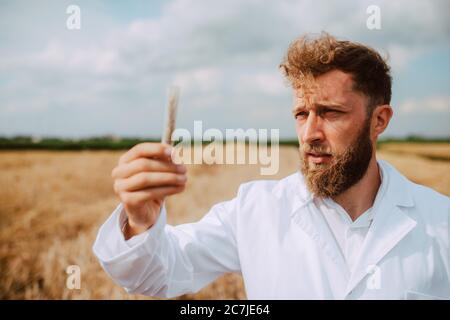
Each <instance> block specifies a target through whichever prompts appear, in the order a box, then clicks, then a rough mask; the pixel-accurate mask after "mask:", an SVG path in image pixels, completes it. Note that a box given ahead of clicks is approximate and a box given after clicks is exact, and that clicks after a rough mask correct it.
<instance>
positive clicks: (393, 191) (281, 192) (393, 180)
mask: <svg viewBox="0 0 450 320" xmlns="http://www.w3.org/2000/svg"><path fill="white" fill-rule="evenodd" d="M377 163H378V165H379V167H380V170H381V171H382V174H383V179H385V181H384V182H386V190H385V194H384V195H383V199H382V202H384V201H387V200H386V199H388V201H389V202H391V203H392V204H394V205H397V206H401V207H412V206H414V200H413V197H412V195H411V191H410V189H409V183H410V182H409V181H408V180H407V179H406V178H405V177H404V176H403V175H402V174H400V173H399V172H398V171H397V170H396V169H395V168H394V167H393V166H392V165H390V164H389V163H388V162H386V161H384V160H377ZM272 192H273V194H274V195H275V196H276V197H277V198H278V199H281V198H284V200H288V201H289V202H290V203H291V212H290V215H291V216H293V215H295V214H297V213H300V212H301V211H299V210H298V209H300V208H301V207H303V206H306V205H307V204H308V203H309V202H310V201H312V200H313V199H314V195H313V194H312V193H311V192H310V191H309V190H308V188H307V186H306V183H305V178H304V176H303V174H302V173H301V172H300V171H297V172H295V173H294V174H292V175H290V176H288V177H286V178H285V179H282V180H280V181H279V182H278V183H277V184H276V185H275V187H274V189H273V191H272ZM380 200H381V199H380Z"/></svg>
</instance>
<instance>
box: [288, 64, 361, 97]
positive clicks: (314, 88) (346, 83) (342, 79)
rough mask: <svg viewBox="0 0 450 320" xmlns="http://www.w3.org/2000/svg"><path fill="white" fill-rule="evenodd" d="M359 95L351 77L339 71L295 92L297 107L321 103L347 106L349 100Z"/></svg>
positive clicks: (321, 77) (323, 76)
mask: <svg viewBox="0 0 450 320" xmlns="http://www.w3.org/2000/svg"><path fill="white" fill-rule="evenodd" d="M359 95H360V94H359V93H358V92H357V91H355V90H354V82H353V79H352V77H351V75H349V74H346V73H344V72H341V71H337V70H336V72H335V71H330V72H328V73H326V74H324V75H321V76H319V77H317V78H315V79H314V80H313V81H309V82H308V83H305V84H304V85H303V86H302V87H300V88H296V89H294V91H293V98H294V103H295V104H296V105H299V104H314V103H319V101H328V102H334V103H335V104H343V105H345V104H347V103H348V102H349V100H353V99H355V98H356V97H357V96H359Z"/></svg>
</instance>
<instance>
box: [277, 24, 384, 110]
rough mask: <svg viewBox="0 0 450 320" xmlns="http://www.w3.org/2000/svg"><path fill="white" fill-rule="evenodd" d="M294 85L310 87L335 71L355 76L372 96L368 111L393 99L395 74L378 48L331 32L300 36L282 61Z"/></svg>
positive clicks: (357, 85) (356, 82)
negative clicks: (314, 36)
mask: <svg viewBox="0 0 450 320" xmlns="http://www.w3.org/2000/svg"><path fill="white" fill-rule="evenodd" d="M280 68H281V69H282V71H283V73H284V75H285V76H286V78H287V80H288V81H289V82H290V84H291V85H292V87H293V88H295V89H299V88H304V87H305V86H310V85H311V84H312V83H313V82H314V78H315V77H317V76H320V75H322V74H324V73H326V72H328V71H331V70H336V69H337V70H341V71H343V72H345V73H349V74H351V75H352V77H353V81H354V89H355V90H356V91H359V92H361V93H363V94H365V95H366V96H367V97H368V98H369V105H368V112H369V113H371V112H372V110H373V109H374V108H375V106H377V105H381V104H389V103H390V102H391V86H392V77H391V74H390V68H389V66H388V64H387V63H386V61H385V59H383V58H382V57H381V55H380V54H379V53H378V52H377V51H375V50H374V49H372V48H370V47H368V46H365V45H362V44H359V43H355V42H351V41H343V40H337V39H336V38H335V37H333V36H331V35H330V34H328V33H325V32H323V33H321V35H320V36H319V37H316V38H313V37H311V36H309V35H304V36H301V37H300V38H298V39H296V40H295V41H294V42H293V43H291V45H290V46H289V49H288V51H287V54H286V56H285V57H284V59H283V61H282V63H281V64H280Z"/></svg>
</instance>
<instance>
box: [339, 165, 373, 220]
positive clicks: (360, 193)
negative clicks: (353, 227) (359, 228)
mask: <svg viewBox="0 0 450 320" xmlns="http://www.w3.org/2000/svg"><path fill="white" fill-rule="evenodd" d="M380 185H381V177H380V171H379V168H378V163H377V161H376V158H375V156H373V157H372V159H371V160H370V163H369V167H368V168H367V171H366V173H365V174H364V176H363V177H362V179H361V180H360V181H358V183H356V184H355V185H354V186H352V187H351V188H349V189H348V190H347V191H345V192H343V193H342V194H340V195H338V196H336V197H332V199H333V200H334V201H335V202H337V203H338V204H339V205H340V206H341V207H342V208H344V210H345V211H346V212H347V213H348V215H349V216H350V218H351V219H352V221H355V220H356V219H358V217H359V216H360V215H362V214H363V213H364V212H365V211H367V209H369V208H371V207H372V205H373V203H374V201H375V197H376V195H377V192H378V189H379V188H380Z"/></svg>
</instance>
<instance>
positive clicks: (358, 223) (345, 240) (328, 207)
mask: <svg viewBox="0 0 450 320" xmlns="http://www.w3.org/2000/svg"><path fill="white" fill-rule="evenodd" d="M379 173H380V178H381V184H380V187H379V190H378V192H377V196H376V198H375V201H374V205H373V206H372V207H370V208H369V209H367V210H366V211H365V212H364V213H362V214H361V215H360V216H359V217H358V218H357V219H356V220H355V221H352V219H351V218H350V216H349V214H348V213H347V212H346V211H345V209H344V208H342V206H340V205H339V204H338V203H336V202H335V201H333V199H331V198H314V199H313V201H314V204H315V205H316V206H317V209H318V210H319V211H320V212H321V214H323V216H324V217H325V219H326V221H327V223H328V226H329V227H330V229H331V231H332V233H333V235H334V237H335V239H336V241H337V243H338V244H339V248H340V250H341V253H342V254H343V255H344V258H345V261H346V262H347V265H348V267H349V269H350V270H353V268H354V267H355V265H356V262H357V260H358V258H359V256H360V251H361V248H362V246H363V243H364V239H365V238H366V235H367V233H368V232H369V228H370V226H371V224H372V221H373V211H372V208H373V207H374V206H376V205H378V204H377V202H379V201H380V199H382V197H383V196H382V195H383V193H384V192H385V189H386V181H384V182H383V169H382V168H381V167H380V170H379Z"/></svg>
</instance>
